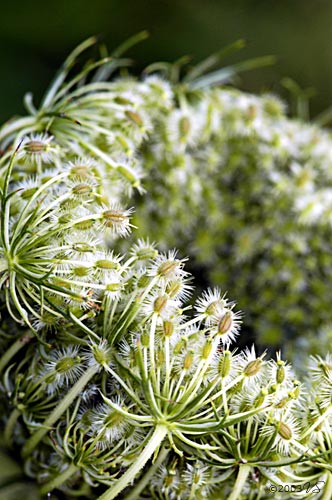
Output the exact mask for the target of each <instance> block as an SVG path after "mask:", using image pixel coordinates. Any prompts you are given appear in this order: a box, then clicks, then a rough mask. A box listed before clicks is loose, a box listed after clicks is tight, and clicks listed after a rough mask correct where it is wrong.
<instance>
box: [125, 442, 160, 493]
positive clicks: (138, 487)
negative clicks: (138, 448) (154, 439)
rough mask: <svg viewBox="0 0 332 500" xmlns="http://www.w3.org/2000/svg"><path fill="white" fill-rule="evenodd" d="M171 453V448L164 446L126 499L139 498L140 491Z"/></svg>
mask: <svg viewBox="0 0 332 500" xmlns="http://www.w3.org/2000/svg"><path fill="white" fill-rule="evenodd" d="M168 453H169V450H168V449H166V448H163V449H162V450H161V452H160V453H159V456H158V458H157V460H156V461H155V462H154V464H152V465H151V467H149V469H148V471H147V473H146V474H145V475H144V476H143V477H142V479H141V480H140V481H139V482H138V483H137V485H136V486H135V488H134V489H132V490H131V492H130V493H129V495H126V496H125V498H124V500H137V498H138V497H139V495H140V493H141V492H142V491H143V490H144V488H145V487H146V486H147V485H148V484H149V482H150V479H151V478H152V476H153V475H154V473H155V472H156V471H157V470H158V468H159V467H160V466H161V464H162V463H163V461H164V460H165V458H166V457H167V455H168Z"/></svg>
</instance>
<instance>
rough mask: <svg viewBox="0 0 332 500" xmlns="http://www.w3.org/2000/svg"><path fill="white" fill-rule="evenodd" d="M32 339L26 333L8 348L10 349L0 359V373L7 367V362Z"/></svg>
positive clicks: (32, 336) (30, 334)
mask: <svg viewBox="0 0 332 500" xmlns="http://www.w3.org/2000/svg"><path fill="white" fill-rule="evenodd" d="M33 338H34V334H33V333H32V332H31V331H27V332H26V333H24V335H22V337H20V338H19V339H17V340H16V341H15V342H14V343H13V344H12V345H11V346H10V348H9V349H8V350H7V351H6V352H5V354H3V356H1V358H0V373H1V372H2V370H3V369H4V368H5V367H6V366H7V365H8V363H9V361H10V360H11V359H12V358H13V357H14V356H15V354H16V353H18V352H19V351H20V350H21V349H22V347H24V346H25V345H26V344H28V343H29V342H30V340H31V339H33Z"/></svg>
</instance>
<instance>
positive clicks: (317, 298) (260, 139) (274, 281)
mask: <svg viewBox="0 0 332 500" xmlns="http://www.w3.org/2000/svg"><path fill="white" fill-rule="evenodd" d="M173 92H174V100H173V105H172V107H171V108H170V109H169V111H168V113H167V114H165V115H163V116H162V119H161V120H160V121H159V122H158V126H157V127H156V129H155V132H154V134H153V136H151V138H150V141H149V142H148V144H147V145H146V146H145V148H144V150H143V164H144V171H145V172H146V173H147V175H146V179H145V184H144V185H145V187H146V189H147V192H148V193H149V200H146V199H145V198H144V197H141V198H139V199H137V204H138V205H139V210H137V215H136V219H135V224H136V225H137V226H138V228H139V231H140V233H141V234H142V235H143V236H144V235H147V234H150V233H151V232H153V234H154V235H155V237H156V239H157V240H158V241H159V242H160V244H162V245H163V247H164V248H167V246H168V245H175V246H177V247H178V248H179V249H180V250H181V251H183V252H189V253H190V255H191V256H193V257H194V259H193V260H191V263H192V264H191V265H192V267H191V269H192V271H193V272H194V273H196V274H197V275H198V276H199V275H200V273H202V271H203V272H205V273H206V275H208V276H209V280H210V283H212V284H214V285H218V284H220V283H222V285H223V287H224V288H225V289H230V290H232V291H233V293H234V294H235V296H236V297H237V299H238V301H239V302H240V304H241V307H242V308H243V310H244V312H245V315H246V323H247V326H246V328H247V329H248V328H249V330H250V331H251V332H254V333H255V335H257V336H258V339H259V340H260V341H261V342H263V343H265V344H271V343H272V344H276V345H278V344H279V345H281V343H282V342H285V339H287V338H288V339H289V338H291V337H294V336H296V335H298V334H299V332H300V334H301V335H304V334H305V332H308V331H313V330H317V329H318V328H320V327H321V326H322V325H329V324H330V323H331V320H332V317H331V309H330V304H331V300H332V295H331V287H330V282H331V278H332V274H331V269H332V268H331V265H330V257H329V248H330V246H331V243H332V232H331V220H332V219H331V216H332V205H331V199H332V198H331V193H332V190H331V189H332V177H331V172H332V168H331V166H332V157H331V145H332V138H331V134H330V133H329V132H328V131H325V130H323V129H322V128H320V127H318V126H316V125H312V124H306V123H303V122H301V121H299V120H296V119H290V118H288V117H287V116H286V110H285V106H284V104H283V103H282V102H281V101H280V100H279V99H278V98H276V97H274V96H272V95H262V96H254V95H250V94H245V93H243V92H240V91H237V90H234V89H230V88H212V89H204V90H203V91H202V90H200V91H199V92H198V91H195V92H194V91H193V90H192V89H191V87H190V86H187V87H186V86H184V85H182V86H181V87H178V88H177V87H174V88H173ZM179 94H180V97H179ZM304 311H305V314H304V313H303V312H304Z"/></svg>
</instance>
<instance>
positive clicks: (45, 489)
mask: <svg viewBox="0 0 332 500" xmlns="http://www.w3.org/2000/svg"><path fill="white" fill-rule="evenodd" d="M77 470H78V467H77V465H75V464H73V463H71V464H70V465H69V466H68V467H67V469H65V470H64V471H62V472H61V474H59V475H58V476H56V477H55V478H53V479H51V481H49V482H48V483H46V484H44V485H43V486H42V487H41V488H40V493H41V494H42V495H47V493H49V492H50V491H52V490H54V488H57V487H58V486H60V485H61V484H63V483H64V482H66V481H67V479H69V478H70V477H71V476H72V475H73V474H74V473H75V472H76V471H77Z"/></svg>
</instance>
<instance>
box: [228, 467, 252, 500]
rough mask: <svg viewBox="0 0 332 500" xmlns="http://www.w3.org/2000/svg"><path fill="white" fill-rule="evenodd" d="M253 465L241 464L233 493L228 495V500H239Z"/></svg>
mask: <svg viewBox="0 0 332 500" xmlns="http://www.w3.org/2000/svg"><path fill="white" fill-rule="evenodd" d="M250 469H251V466H250V465H247V464H241V465H239V472H238V475H237V478H236V481H235V484H234V487H233V490H232V493H231V494H230V496H229V497H228V500H238V498H239V496H240V494H241V491H242V490H243V486H244V484H245V482H246V480H247V477H248V474H249V472H250Z"/></svg>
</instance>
